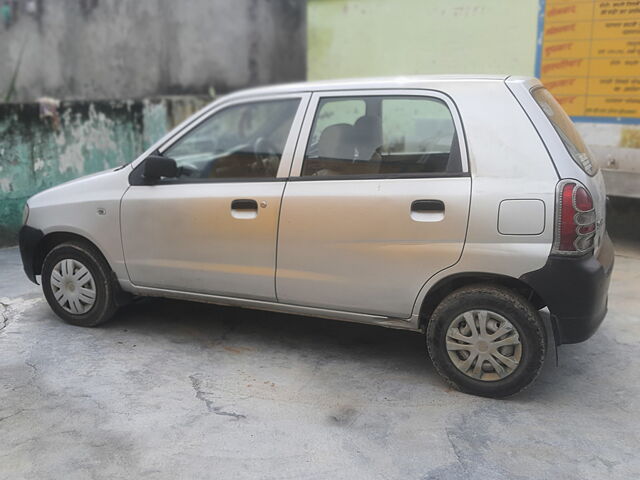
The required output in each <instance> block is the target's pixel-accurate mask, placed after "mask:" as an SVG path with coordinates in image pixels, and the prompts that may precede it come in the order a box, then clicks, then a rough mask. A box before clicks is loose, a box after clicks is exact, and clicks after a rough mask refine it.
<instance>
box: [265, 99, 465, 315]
mask: <svg viewBox="0 0 640 480" xmlns="http://www.w3.org/2000/svg"><path fill="white" fill-rule="evenodd" d="M308 110H309V112H310V113H308V114H307V118H305V121H304V124H303V126H302V130H301V134H300V141H299V142H298V147H297V150H296V153H295V159H294V163H293V167H292V175H291V178H290V180H289V182H288V183H287V187H286V190H285V194H284V198H283V204H282V208H281V218H280V230H279V237H278V263H277V272H276V290H277V295H278V300H279V301H280V302H283V303H290V304H296V305H304V306H310V307H317V308H326V309H332V310H340V311H349V312H357V313H367V314H377V315H385V316H389V317H394V318H408V317H409V316H410V315H411V312H412V307H413V304H414V302H415V299H416V298H417V296H418V293H419V291H420V289H421V287H422V286H423V285H424V283H425V282H426V281H427V280H428V279H429V277H431V276H432V275H434V274H435V273H437V272H438V271H440V270H442V269H444V268H447V267H449V266H451V265H453V264H455V263H456V262H457V261H458V259H459V258H460V256H461V253H462V248H463V245H464V238H465V232H466V227H467V217H468V211H469V201H470V192H471V178H470V175H469V169H468V165H467V157H466V149H465V147H464V137H463V135H462V127H461V123H460V119H459V116H458V113H457V110H456V108H455V105H454V104H453V103H452V101H451V100H450V99H449V98H448V97H447V96H445V95H444V94H442V93H438V92H430V91H422V90H418V91H416V90H410V91H388V90H382V91H361V92H323V93H316V94H314V95H313V96H312V99H311V102H310V104H309V109H308Z"/></svg>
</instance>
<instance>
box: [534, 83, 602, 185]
mask: <svg viewBox="0 0 640 480" xmlns="http://www.w3.org/2000/svg"><path fill="white" fill-rule="evenodd" d="M531 95H532V96H533V99H534V100H535V101H536V103H537V104H538V105H539V106H540V108H541V109H542V111H543V112H544V114H545V115H546V116H547V118H548V119H549V121H550V122H551V125H553V128H554V129H555V131H556V132H557V133H558V136H559V137H560V139H561V140H562V143H563V144H564V146H565V147H566V149H567V151H568V152H569V155H571V158H573V160H574V161H575V162H576V163H577V164H578V166H579V167H580V168H581V169H582V170H584V171H585V172H586V173H587V174H588V175H595V174H596V172H597V169H596V168H595V167H594V165H593V156H592V154H591V152H590V151H589V147H587V145H586V144H585V143H584V140H582V137H581V136H580V133H579V132H578V130H577V129H576V127H575V125H574V124H573V122H572V121H571V118H569V115H567V114H566V113H565V111H564V110H563V109H562V107H561V106H560V104H559V103H558V102H557V101H556V99H555V98H553V95H551V93H549V90H547V89H546V88H536V89H534V90H533V91H532V92H531Z"/></svg>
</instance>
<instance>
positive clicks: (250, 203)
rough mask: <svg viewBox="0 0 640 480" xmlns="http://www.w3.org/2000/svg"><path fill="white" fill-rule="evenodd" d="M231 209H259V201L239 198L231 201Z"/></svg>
mask: <svg viewBox="0 0 640 480" xmlns="http://www.w3.org/2000/svg"><path fill="white" fill-rule="evenodd" d="M231 210H258V202H256V201H255V200H250V199H248V198H239V199H237V200H233V201H232V202H231Z"/></svg>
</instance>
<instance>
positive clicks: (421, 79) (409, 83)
mask: <svg viewBox="0 0 640 480" xmlns="http://www.w3.org/2000/svg"><path fill="white" fill-rule="evenodd" d="M507 78H509V75H407V76H398V77H377V78H376V77H370V78H348V79H339V80H320V81H314V82H299V83H287V84H280V85H271V86H266V87H257V88H249V89H245V90H239V91H237V92H235V93H232V94H229V95H226V96H225V99H233V98H236V97H245V96H257V95H275V94H282V93H297V92H319V91H331V90H367V89H388V88H394V89H405V88H407V89H410V88H429V87H430V86H433V85H434V84H442V83H453V82H455V83H471V82H478V81H490V82H504V81H505V80H506V79H507Z"/></svg>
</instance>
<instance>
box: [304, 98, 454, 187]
mask: <svg viewBox="0 0 640 480" xmlns="http://www.w3.org/2000/svg"><path fill="white" fill-rule="evenodd" d="M316 111H317V113H316V118H315V120H314V123H313V127H312V129H311V135H310V136H309V142H308V145H307V150H306V153H305V159H304V163H303V167H302V175H303V176H330V177H334V176H354V175H367V176H374V177H375V176H389V175H391V176H392V175H398V174H399V175H415V176H424V175H429V174H446V173H452V174H453V173H459V172H461V162H460V153H459V147H458V141H457V137H456V131H455V126H454V123H453V118H452V116H451V112H450V111H449V108H448V107H447V105H446V104H445V103H444V102H443V101H441V100H439V99H435V98H429V97H411V96H388V97H385V96H370V97H369V96H367V97H336V98H323V99H322V100H320V102H319V104H318V108H317V110H316Z"/></svg>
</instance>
